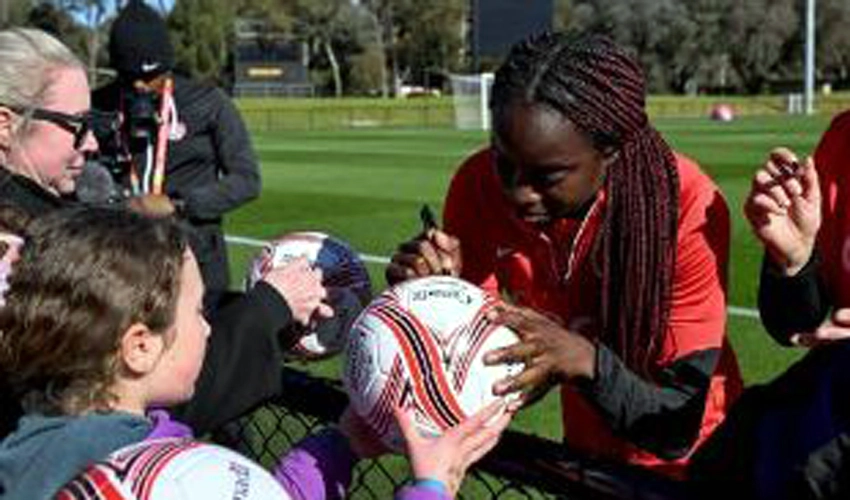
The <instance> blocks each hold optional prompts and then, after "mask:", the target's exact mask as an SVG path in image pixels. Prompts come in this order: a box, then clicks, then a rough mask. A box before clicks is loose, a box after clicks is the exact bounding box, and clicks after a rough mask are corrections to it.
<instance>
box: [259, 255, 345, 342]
mask: <svg viewBox="0 0 850 500" xmlns="http://www.w3.org/2000/svg"><path fill="white" fill-rule="evenodd" d="M262 281H265V282H266V283H268V284H269V285H271V286H272V287H274V289H275V290H277V292H278V293H280V294H281V295H282V296H283V298H284V300H286V304H287V305H288V306H289V309H290V311H292V319H293V320H295V322H296V323H298V324H299V325H301V326H309V325H310V323H311V321H313V320H314V319H317V318H330V317H333V314H334V312H333V308H331V306H329V305H328V304H327V303H325V302H324V301H325V300H326V299H327V297H328V291H327V289H326V288H325V287H324V286H323V285H322V270H321V269H318V268H317V269H313V268H312V267H311V266H310V262H309V261H308V260H307V259H306V258H305V257H299V258H297V259H293V260H291V261H289V262H287V263H286V264H283V265H281V266H275V267H274V268H272V269H271V270H270V271H269V272H268V273H267V274H266V275H265V276H263V279H262Z"/></svg>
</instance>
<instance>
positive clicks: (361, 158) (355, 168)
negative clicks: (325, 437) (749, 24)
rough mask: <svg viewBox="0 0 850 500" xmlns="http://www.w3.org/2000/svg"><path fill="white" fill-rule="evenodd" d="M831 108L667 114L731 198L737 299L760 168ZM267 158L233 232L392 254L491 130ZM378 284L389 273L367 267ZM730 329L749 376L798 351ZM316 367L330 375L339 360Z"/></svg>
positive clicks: (268, 143) (546, 416)
mask: <svg viewBox="0 0 850 500" xmlns="http://www.w3.org/2000/svg"><path fill="white" fill-rule="evenodd" d="M828 122H829V118H828V117H827V116H815V117H811V118H799V117H789V116H775V117H764V118H744V119H741V120H738V121H736V122H734V123H731V124H729V123H716V122H711V121H709V120H706V119H665V120H659V121H657V122H656V125H657V127H658V128H659V129H660V130H661V131H662V133H663V134H664V135H665V137H667V139H668V140H669V141H670V143H671V144H672V145H673V147H674V148H676V149H677V150H679V151H681V152H683V153H685V154H687V155H689V156H691V157H693V158H694V159H696V160H697V161H698V162H699V163H700V164H701V165H702V166H703V168H704V169H705V170H706V171H707V172H708V173H709V174H710V175H711V176H712V177H713V178H714V179H715V180H716V181H717V183H718V184H719V186H720V187H721V189H722V190H723V192H724V193H725V195H726V197H727V201H728V203H729V206H730V209H731V212H732V221H733V239H732V242H733V243H732V262H731V268H730V300H729V303H730V305H733V306H738V307H743V308H749V309H752V308H754V307H755V296H756V286H757V279H758V270H759V263H760V260H761V250H760V248H759V246H758V244H757V243H756V241H755V240H754V239H753V237H752V236H751V235H750V234H749V230H748V226H747V224H746V221H745V220H744V218H743V215H742V214H741V207H742V203H743V199H744V197H745V196H746V193H747V191H748V189H749V185H750V179H751V176H752V173H753V171H754V170H755V168H756V167H757V166H758V165H760V164H761V162H762V161H763V159H764V158H765V156H766V153H767V151H769V150H770V149H771V148H772V147H774V146H779V145H785V146H790V147H793V148H795V149H797V150H798V151H800V152H805V153H808V152H810V151H812V149H813V148H814V146H815V144H816V142H817V140H818V138H819V136H820V134H821V133H822V131H823V130H824V129H825V128H826V126H827V125H828ZM253 137H254V143H255V147H256V148H257V150H258V153H259V155H260V158H261V160H262V169H263V183H264V187H263V194H262V196H261V198H260V199H259V200H258V201H256V202H254V203H251V204H249V205H248V206H246V207H244V208H242V209H240V210H239V211H237V212H235V213H234V214H232V215H231V216H230V217H229V220H228V223H227V232H228V234H231V235H239V236H248V237H253V238H268V237H272V236H274V235H276V234H281V233H284V232H288V231H293V230H321V231H325V232H329V233H332V234H334V235H336V236H338V237H340V238H343V239H345V240H347V241H349V242H350V243H351V245H352V246H353V247H355V248H356V249H357V250H358V251H360V252H363V253H368V254H374V255H389V254H390V253H391V252H392V250H393V248H394V246H395V245H396V244H397V243H398V242H400V241H403V240H405V239H407V238H409V237H410V236H412V235H413V234H415V233H416V232H417V231H418V229H419V222H418V217H417V214H418V210H419V207H420V206H421V205H422V203H426V202H427V203H430V204H431V205H432V206H433V207H434V208H440V207H441V206H442V198H443V194H444V192H445V189H446V186H447V185H448V182H449V179H450V177H451V174H452V172H453V171H454V169H455V168H456V166H457V164H458V162H459V161H460V160H461V159H462V158H464V157H465V156H466V155H467V154H468V153H470V152H471V151H473V150H474V149H475V148H477V147H478V146H480V145H481V144H483V143H484V141H485V140H486V135H485V134H483V133H480V132H478V133H475V132H459V131H455V130H449V129H429V130H414V129H405V130H383V129H370V130H343V131H316V132H299V131H287V132H280V133H275V134H269V133H257V134H254V136H253ZM231 249H232V254H231V261H232V270H233V277H234V281H238V280H240V279H241V277H242V276H243V275H244V269H245V264H246V261H247V259H248V258H249V257H250V256H251V255H253V254H254V253H255V252H256V249H254V248H248V247H244V246H238V245H234V246H232V247H231ZM370 271H371V272H372V276H373V283H374V286H375V288H376V290H379V289H381V288H383V286H384V282H383V277H382V272H383V270H382V269H381V267H380V266H374V265H371V266H370ZM728 330H729V334H730V336H731V338H732V341H733V344H734V346H735V349H736V351H737V353H738V356H739V361H740V363H741V367H742V369H743V371H744V376H745V379H746V381H747V383H750V384H752V383H757V382H760V381H764V380H766V379H769V378H771V377H772V376H774V375H776V374H777V373H779V372H780V371H781V370H782V369H783V368H784V367H785V366H787V365H788V364H789V363H790V362H791V361H793V360H794V359H796V357H797V356H799V354H800V353H799V351H794V350H789V349H782V348H780V347H777V346H775V345H774V344H773V343H772V341H771V340H770V339H769V337H768V336H767V334H766V333H764V331H763V329H762V328H761V326H760V324H759V322H758V319H756V318H752V317H748V316H741V315H730V318H729V324H728ZM318 369H319V371H321V372H322V373H325V374H331V375H333V374H334V372H335V371H336V370H337V364H336V363H325V364H323V365H321V366H320V367H319V368H318ZM558 421H559V417H558V411H557V399H556V398H555V397H550V398H548V399H546V400H544V401H543V402H542V403H541V404H539V405H538V406H537V407H535V408H533V409H531V410H529V411H526V412H523V413H522V414H521V415H519V416H518V418H517V420H516V424H515V425H516V426H518V427H519V428H521V429H523V430H527V431H531V432H535V433H538V434H542V435H545V436H549V437H557V436H558V434H559V427H560V424H559V423H558Z"/></svg>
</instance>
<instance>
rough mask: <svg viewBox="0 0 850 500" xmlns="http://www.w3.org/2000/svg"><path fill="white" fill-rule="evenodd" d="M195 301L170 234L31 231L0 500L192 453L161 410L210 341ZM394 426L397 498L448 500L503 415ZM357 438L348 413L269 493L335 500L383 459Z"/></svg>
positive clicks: (10, 351) (52, 220)
mask: <svg viewBox="0 0 850 500" xmlns="http://www.w3.org/2000/svg"><path fill="white" fill-rule="evenodd" d="M69 262H74V263H75V265H68V263H69ZM203 290H204V286H203V283H202V280H201V276H200V272H199V269H198V265H197V261H196V260H195V258H194V256H193V254H192V252H191V250H190V249H189V248H188V246H187V244H186V240H185V238H184V237H183V234H182V232H181V231H180V229H179V227H178V226H177V225H176V224H174V223H173V222H172V221H169V220H164V219H153V218H148V217H144V216H141V215H139V214H136V213H133V212H130V211H126V210H120V209H114V208H106V207H80V208H77V209H73V210H66V211H55V212H53V213H51V214H49V215H46V216H44V217H41V218H38V219H36V220H35V221H34V222H32V223H31V224H30V225H29V226H28V227H27V229H26V235H25V238H24V245H23V247H22V250H21V255H20V259H19V260H18V261H17V262H16V263H15V264H14V267H13V271H12V274H11V277H10V288H9V290H8V292H7V294H6V295H7V296H6V299H7V302H6V305H5V306H4V307H2V308H0V332H3V333H2V335H1V336H0V373H1V374H2V377H3V378H4V379H5V380H7V381H8V382H9V383H10V384H11V386H12V387H13V389H14V391H15V393H16V394H17V395H18V396H19V397H20V399H21V401H23V402H24V406H25V409H26V416H25V417H24V418H23V419H22V421H21V424H20V426H19V427H18V429H17V430H16V431H15V432H14V433H12V434H11V435H9V436H8V437H7V438H6V439H5V440H3V441H2V443H0V499H3V500H19V499H20V500H24V499H26V500H41V499H48V498H54V496H55V495H56V493H57V492H58V491H59V490H60V489H61V488H62V487H63V486H64V485H65V484H66V483H68V482H69V481H71V480H72V479H73V478H74V477H76V476H77V475H78V474H79V473H81V472H83V471H84V470H85V469H86V468H87V467H88V466H90V465H91V464H93V463H96V462H98V461H103V460H106V459H108V457H109V456H110V455H111V454H112V453H113V452H115V451H117V450H120V449H122V448H124V447H126V446H129V445H132V444H134V443H139V442H141V441H145V440H159V439H162V438H166V437H172V438H175V437H177V438H185V439H191V431H190V430H189V429H188V428H186V427H185V426H183V425H181V424H180V423H179V422H177V421H175V420H172V419H171V418H170V416H169V414H168V413H167V411H165V410H163V408H167V407H169V406H172V405H174V404H177V403H180V402H182V401H184V400H186V399H188V398H190V397H191V396H192V393H193V392H194V388H195V381H196V380H197V378H198V375H199V373H200V371H201V367H202V365H203V362H204V353H205V350H206V347H207V340H208V338H209V336H210V326H209V324H208V323H207V322H206V320H205V319H204V315H203V307H202V297H203ZM396 414H397V417H399V419H400V423H401V428H402V430H403V433H404V435H405V436H406V437H407V443H408V447H409V451H410V453H411V458H412V462H413V464H414V474H415V476H416V478H417V479H421V481H420V482H418V483H415V484H414V485H413V486H412V487H411V488H408V489H406V490H404V491H402V492H400V493H399V497H398V498H404V499H414V498H415V499H418V500H425V499H438V498H446V497H447V496H448V495H450V494H453V493H454V491H456V489H457V486H458V485H459V479H460V478H461V477H462V475H463V473H464V471H465V470H466V468H467V467H468V466H469V465H470V464H471V463H472V462H473V461H475V460H477V459H478V458H480V457H481V456H482V455H483V454H484V453H486V452H487V451H488V450H489V449H491V448H492V447H493V446H494V445H495V444H496V442H497V441H498V438H499V435H500V434H501V431H502V430H503V429H504V428H505V427H506V426H507V424H508V422H509V421H510V417H511V414H512V411H509V410H508V409H507V408H506V407H505V406H504V405H503V404H496V405H491V406H490V407H488V408H486V409H485V410H483V411H482V412H479V413H478V414H477V415H475V416H473V417H471V418H469V419H467V420H465V421H464V422H463V423H461V424H460V425H459V426H457V427H455V428H453V429H451V430H450V431H448V432H446V433H445V434H443V436H441V437H439V438H436V439H428V438H425V437H422V436H419V435H418V434H417V431H416V430H415V426H414V425H413V424H412V419H411V418H410V417H408V416H407V415H406V413H405V412H403V411H401V410H398V411H397V412H396ZM358 422H359V423H358ZM365 429H366V426H365V425H363V423H362V421H358V417H356V415H355V414H354V413H353V412H351V411H348V412H346V413H345V417H344V418H343V420H342V421H341V425H340V428H339V429H336V428H329V429H326V430H324V431H321V432H320V433H318V434H315V435H313V436H310V437H308V438H307V439H306V440H305V441H303V442H302V443H301V444H300V445H297V447H296V449H295V450H293V451H292V452H291V453H290V454H289V455H287V456H286V457H284V458H283V460H282V461H281V462H280V463H279V464H278V466H277V467H276V468H275V471H274V480H271V479H270V478H267V479H268V480H267V481H266V483H271V484H273V481H275V480H276V481H277V483H278V484H279V485H280V487H278V488H276V489H278V490H280V489H282V490H284V491H286V492H288V493H289V494H290V495H293V496H297V497H298V498H306V499H313V498H324V495H325V492H326V491H337V492H339V493H342V492H344V491H345V489H346V488H347V485H348V482H349V481H350V478H351V466H352V465H353V463H354V462H355V461H356V459H357V458H358V457H359V456H360V455H375V454H379V453H381V451H382V448H381V447H380V446H378V445H376V444H375V439H374V437H373V436H371V435H370V434H369V433H368V432H366V431H365ZM195 466H197V467H205V464H204V463H200V464H198V463H197V462H196V464H195ZM225 470H226V469H225ZM149 480H150V481H155V477H150V478H149ZM231 484H232V487H233V488H234V490H233V491H232V492H230V495H224V496H227V497H228V498H231V497H232V498H236V497H237V496H238V497H239V498H247V492H245V491H243V488H245V487H246V486H247V485H246V484H244V482H243V481H232V483H231ZM248 484H250V483H248ZM190 487H191V485H190ZM296 492H297V494H296ZM220 493H223V492H220ZM65 498H67V497H65ZM110 498H112V497H110ZM250 498H256V497H253V496H252V497H250ZM276 498H286V496H285V495H283V494H282V492H281V495H280V496H278V497H276Z"/></svg>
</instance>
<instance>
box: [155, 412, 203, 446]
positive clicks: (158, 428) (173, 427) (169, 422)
mask: <svg viewBox="0 0 850 500" xmlns="http://www.w3.org/2000/svg"><path fill="white" fill-rule="evenodd" d="M148 418H149V419H151V421H152V422H153V430H151V433H150V434H148V437H147V439H158V438H171V437H193V436H192V429H191V428H190V427H189V426H188V425H186V424H183V423H180V422H178V421H176V420H173V419H172V418H171V415H170V414H169V413H168V412H167V411H165V410H151V411H149V412H148Z"/></svg>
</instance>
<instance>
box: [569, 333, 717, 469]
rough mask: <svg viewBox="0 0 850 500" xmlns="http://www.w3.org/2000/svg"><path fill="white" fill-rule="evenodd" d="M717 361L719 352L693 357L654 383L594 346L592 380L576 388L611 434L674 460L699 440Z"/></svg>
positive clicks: (682, 361) (708, 350) (679, 361)
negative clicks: (600, 417) (594, 408)
mask: <svg viewBox="0 0 850 500" xmlns="http://www.w3.org/2000/svg"><path fill="white" fill-rule="evenodd" d="M719 359H720V349H706V350H704V351H698V352H694V353H691V354H689V355H687V356H684V357H682V358H680V359H679V360H677V361H676V362H674V363H672V364H671V365H669V366H667V367H666V368H664V369H663V370H662V372H661V373H660V374H659V376H658V380H657V382H649V381H647V380H645V379H644V378H642V377H640V376H639V375H638V374H637V373H635V372H633V371H631V370H630V369H629V368H627V367H626V366H625V364H624V363H623V362H622V360H620V358H619V357H617V355H616V354H614V353H613V352H612V351H611V350H609V349H608V348H607V347H605V346H603V345H597V349H596V377H595V378H594V379H593V380H587V379H585V380H580V381H578V382H577V385H578V387H579V389H580V390H581V391H582V392H583V393H584V394H585V396H587V397H588V399H589V400H590V401H591V402H592V403H593V404H594V406H595V407H596V408H597V409H598V410H599V412H600V414H601V415H602V416H603V418H604V419H605V420H606V421H607V422H608V424H609V425H610V426H611V428H612V429H613V431H614V433H615V434H617V435H619V436H621V437H622V438H624V439H626V440H628V441H630V442H632V443H634V444H636V445H638V446H640V447H641V448H643V449H645V450H647V451H649V452H651V453H653V454H655V455H657V456H658V457H660V458H663V459H666V460H674V459H677V458H680V457H683V456H684V455H685V454H687V453H688V451H690V449H691V447H692V446H693V443H694V441H695V440H696V438H697V436H698V435H699V430H700V427H701V424H702V417H703V413H704V411H705V403H706V398H707V397H708V390H709V386H710V383H711V375H712V374H713V373H714V370H715V367H716V366H717V362H718V360H719Z"/></svg>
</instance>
